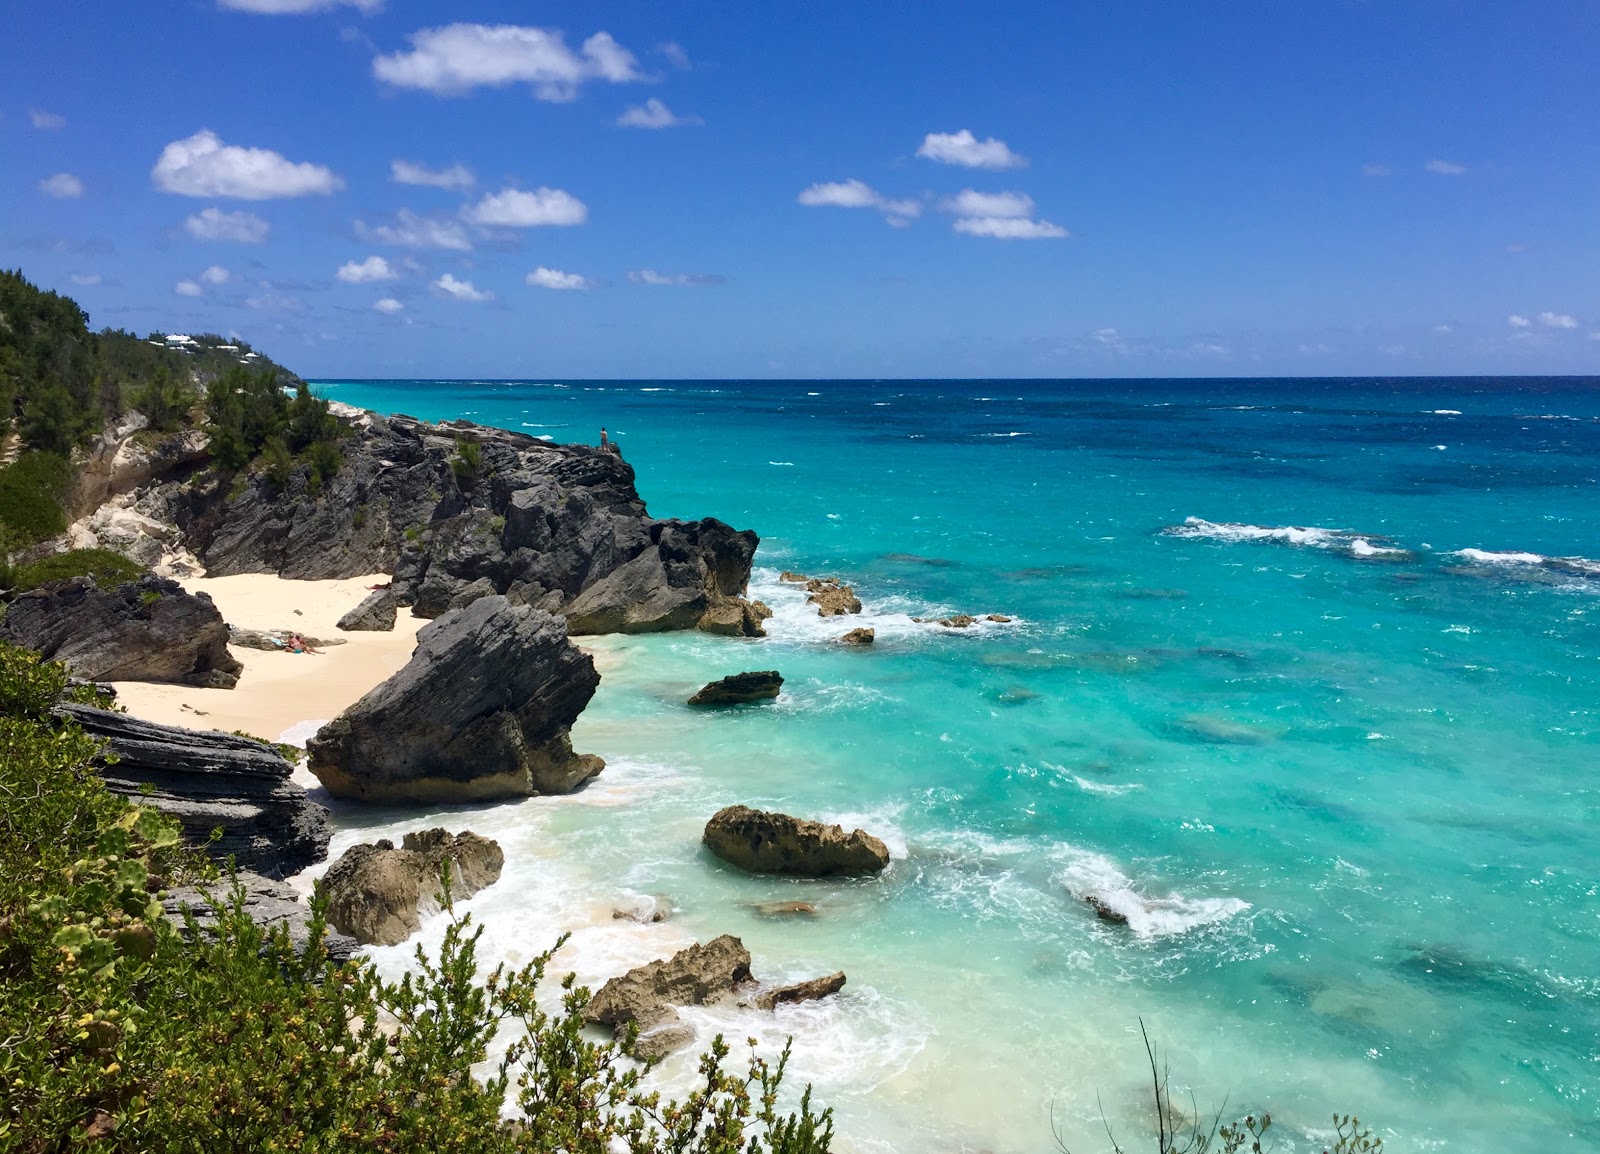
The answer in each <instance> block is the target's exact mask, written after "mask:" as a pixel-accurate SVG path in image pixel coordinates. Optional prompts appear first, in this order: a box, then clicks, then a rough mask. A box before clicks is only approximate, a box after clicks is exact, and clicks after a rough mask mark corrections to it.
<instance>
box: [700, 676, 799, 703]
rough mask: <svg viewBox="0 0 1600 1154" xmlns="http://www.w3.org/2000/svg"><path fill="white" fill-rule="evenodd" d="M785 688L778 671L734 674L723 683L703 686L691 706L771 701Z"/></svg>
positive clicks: (716, 682) (722, 681) (723, 680)
mask: <svg viewBox="0 0 1600 1154" xmlns="http://www.w3.org/2000/svg"><path fill="white" fill-rule="evenodd" d="M782 688H783V677H782V675H780V674H779V673H778V671H777V670H776V669H765V670H761V671H758V672H754V673H734V674H731V675H730V676H728V677H724V678H723V679H722V680H721V681H713V682H711V683H710V684H709V685H705V686H702V687H701V689H700V691H699V692H698V693H696V694H695V695H694V696H693V697H691V698H689V704H690V705H741V704H743V703H745V702H748V701H769V700H771V699H772V698H774V697H776V696H778V691H779V690H780V689H782Z"/></svg>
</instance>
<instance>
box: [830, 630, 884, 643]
mask: <svg viewBox="0 0 1600 1154" xmlns="http://www.w3.org/2000/svg"><path fill="white" fill-rule="evenodd" d="M877 636H878V631H877V630H876V629H873V628H871V627H869V626H865V625H863V626H862V627H860V628H859V629H852V630H850V632H848V633H846V634H845V635H844V636H843V637H841V638H839V644H840V645H871V644H872V643H873V641H874V640H876V639H877Z"/></svg>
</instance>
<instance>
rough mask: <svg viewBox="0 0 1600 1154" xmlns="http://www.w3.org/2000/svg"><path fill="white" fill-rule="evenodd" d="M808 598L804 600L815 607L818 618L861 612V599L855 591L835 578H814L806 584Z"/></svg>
mask: <svg viewBox="0 0 1600 1154" xmlns="http://www.w3.org/2000/svg"><path fill="white" fill-rule="evenodd" d="M806 590H807V591H808V592H809V593H810V596H808V597H807V598H806V600H807V601H809V602H811V603H812V604H813V605H815V606H816V607H817V616H818V617H840V616H843V615H844V614H846V613H860V612H861V598H859V597H857V596H856V591H855V590H854V589H852V588H850V586H848V585H845V584H843V583H842V582H841V581H840V580H839V579H838V578H837V577H816V578H812V579H811V580H809V581H807V582H806Z"/></svg>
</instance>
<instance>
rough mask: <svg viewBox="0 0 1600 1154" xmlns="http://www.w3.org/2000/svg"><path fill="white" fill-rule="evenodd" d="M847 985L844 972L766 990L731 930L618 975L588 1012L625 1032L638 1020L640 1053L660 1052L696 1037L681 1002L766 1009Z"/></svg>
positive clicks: (621, 1033) (645, 1055) (637, 1048)
mask: <svg viewBox="0 0 1600 1154" xmlns="http://www.w3.org/2000/svg"><path fill="white" fill-rule="evenodd" d="M843 986H844V974H843V973H837V974H831V975H829V976H828V977H825V978H817V979H814V980H813V981H810V982H799V983H796V984H794V985H791V986H780V987H778V988H776V989H770V990H763V989H761V988H760V985H759V983H757V982H756V980H755V977H754V976H753V975H752V974H751V972H750V951H749V950H747V949H745V947H744V943H743V942H741V941H740V940H739V939H738V938H736V937H733V936H732V935H731V934H723V935H722V936H721V937H718V938H713V939H712V940H711V941H709V942H706V943H705V944H704V945H700V944H698V943H697V944H695V945H692V946H690V947H688V948H687V949H684V950H679V951H678V952H677V953H676V954H674V955H672V957H671V958H668V959H665V960H663V961H656V962H650V963H649V964H648V965H643V966H638V967H636V968H634V969H631V970H629V971H628V972H627V973H626V974H623V975H622V976H621V977H619V978H612V979H611V980H610V981H609V982H607V983H606V984H605V985H603V986H601V987H600V992H599V993H597V994H596V995H595V996H594V997H593V999H591V1000H590V1002H589V1005H588V1008H587V1009H586V1010H585V1011H584V1016H585V1018H587V1019H588V1020H589V1021H590V1022H592V1023H595V1024H597V1025H602V1026H610V1027H612V1028H613V1029H614V1030H615V1031H616V1034H617V1036H618V1037H619V1038H620V1037H623V1036H624V1035H625V1034H626V1033H627V1030H628V1025H629V1023H637V1024H638V1027H639V1038H638V1041H637V1043H636V1044H635V1046H634V1050H633V1052H634V1055H635V1056H636V1057H639V1058H645V1059H652V1058H660V1057H664V1056H665V1055H667V1054H669V1053H671V1052H672V1051H673V1050H675V1049H677V1048H679V1047H680V1046H684V1045H687V1044H688V1043H690V1042H692V1041H693V1040H694V1030H693V1028H691V1027H690V1026H689V1025H688V1024H687V1023H685V1022H684V1021H683V1020H682V1019H681V1018H679V1017H678V1010H677V1007H679V1006H708V1005H715V1004H717V1003H723V1002H731V1001H737V1002H738V1004H740V1005H752V1004H753V1005H755V1006H757V1007H759V1008H761V1009H764V1010H770V1009H772V1008H773V1007H775V1006H777V1005H780V1004H782V1003H784V1002H791V1001H801V1000H804V999H806V998H821V997H826V996H827V995H828V994H832V993H835V992H836V991H838V990H839V989H840V988H842V987H843Z"/></svg>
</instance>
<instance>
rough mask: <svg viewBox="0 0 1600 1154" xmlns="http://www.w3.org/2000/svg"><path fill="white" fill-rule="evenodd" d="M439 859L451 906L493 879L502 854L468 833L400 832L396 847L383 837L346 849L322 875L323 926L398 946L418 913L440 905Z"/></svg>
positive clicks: (496, 877)
mask: <svg viewBox="0 0 1600 1154" xmlns="http://www.w3.org/2000/svg"><path fill="white" fill-rule="evenodd" d="M446 861H448V862H449V863H450V897H451V900H452V901H455V900H460V899H464V898H469V897H471V896H472V895H473V894H475V893H477V892H478V891H479V890H481V889H483V888H484V887H485V886H489V885H493V884H494V883H495V882H497V881H499V880H500V871H501V869H502V868H503V867H504V865H505V854H504V853H503V852H502V851H501V849H500V844H499V843H498V842H496V841H493V840H491V839H490V838H486V837H479V836H478V835H477V834H475V833H473V832H472V831H471V830H467V831H466V832H463V833H458V834H451V833H450V832H449V831H448V830H444V829H428V830H421V831H419V832H416V833H408V834H406V835H405V837H404V838H403V839H402V841H401V844H400V847H399V848H398V849H396V848H395V845H394V843H393V842H391V841H389V840H387V839H384V840H381V841H378V842H377V843H376V844H371V845H368V844H362V845H353V846H351V847H350V848H349V849H347V850H345V852H344V856H342V857H341V858H340V859H339V860H338V861H336V862H334V863H333V864H332V865H331V866H329V867H328V872H327V873H326V874H325V875H323V878H322V887H323V889H324V890H325V891H326V893H327V895H328V920H329V921H330V922H331V923H332V924H333V925H334V926H335V927H336V928H337V929H338V930H339V931H340V932H341V933H346V934H349V935H350V936H351V937H353V938H355V940H356V941H358V942H360V943H361V944H362V945H367V946H371V945H377V946H393V945H398V944H399V943H400V942H403V941H405V940H406V939H407V938H409V937H410V936H411V935H412V934H414V933H416V932H417V930H418V929H420V928H421V927H422V915H424V914H428V913H433V912H435V911H437V910H439V909H440V908H441V907H442V903H441V902H440V900H439V898H440V894H441V891H442V888H443V886H442V881H441V878H442V875H443V871H444V863H445V862H446Z"/></svg>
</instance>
